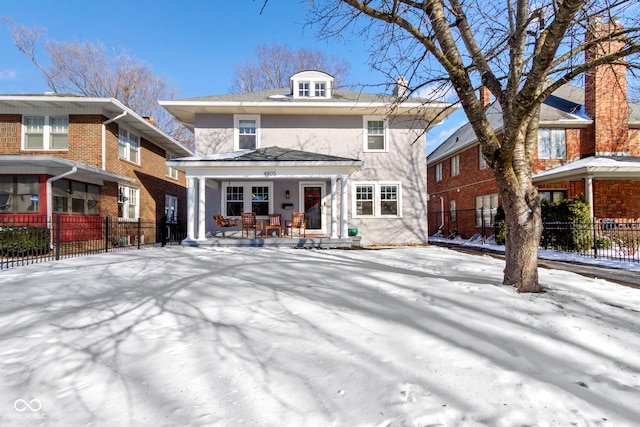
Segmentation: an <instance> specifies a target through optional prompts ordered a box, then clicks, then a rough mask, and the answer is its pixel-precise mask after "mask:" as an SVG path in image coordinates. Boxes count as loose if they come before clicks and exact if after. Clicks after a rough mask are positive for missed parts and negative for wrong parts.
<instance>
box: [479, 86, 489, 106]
mask: <svg viewBox="0 0 640 427" xmlns="http://www.w3.org/2000/svg"><path fill="white" fill-rule="evenodd" d="M478 97H479V98H480V104H482V108H485V109H486V108H487V107H488V106H489V104H490V103H491V91H490V90H489V88H488V87H486V86H481V87H480V89H479V94H478Z"/></svg>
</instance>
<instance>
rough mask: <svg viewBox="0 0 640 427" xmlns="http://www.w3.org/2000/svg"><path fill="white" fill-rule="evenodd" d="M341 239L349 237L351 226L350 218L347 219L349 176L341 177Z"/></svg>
mask: <svg viewBox="0 0 640 427" xmlns="http://www.w3.org/2000/svg"><path fill="white" fill-rule="evenodd" d="M340 187H341V188H340V193H341V194H340V237H342V238H346V237H347V236H348V233H347V228H348V226H349V224H348V222H349V218H347V215H348V214H347V176H346V175H342V176H341V177H340Z"/></svg>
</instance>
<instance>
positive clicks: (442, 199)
mask: <svg viewBox="0 0 640 427" xmlns="http://www.w3.org/2000/svg"><path fill="white" fill-rule="evenodd" d="M440 212H442V224H440V230H444V198H443V197H442V196H440Z"/></svg>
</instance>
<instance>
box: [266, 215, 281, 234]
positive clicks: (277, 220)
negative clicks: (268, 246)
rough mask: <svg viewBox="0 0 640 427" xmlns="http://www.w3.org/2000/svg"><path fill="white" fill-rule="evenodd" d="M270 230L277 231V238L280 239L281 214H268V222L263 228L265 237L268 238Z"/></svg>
mask: <svg viewBox="0 0 640 427" xmlns="http://www.w3.org/2000/svg"><path fill="white" fill-rule="evenodd" d="M272 230H278V237H282V215H281V214H269V222H268V223H267V226H266V227H265V231H266V236H265V238H267V239H268V238H269V234H270V233H271V231H272Z"/></svg>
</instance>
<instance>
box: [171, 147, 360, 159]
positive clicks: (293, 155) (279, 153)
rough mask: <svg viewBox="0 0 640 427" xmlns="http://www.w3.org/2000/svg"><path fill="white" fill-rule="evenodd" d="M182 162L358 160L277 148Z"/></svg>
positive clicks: (208, 156)
mask: <svg viewBox="0 0 640 427" xmlns="http://www.w3.org/2000/svg"><path fill="white" fill-rule="evenodd" d="M180 160H202V161H209V160H215V161H229V162H237V161H247V162H260V161H265V162H273V161H279V162H300V161H307V162H308V161H313V162H345V161H346V162H354V161H356V162H357V161H358V160H357V159H349V158H346V157H338V156H330V155H327V154H320V153H313V152H310V151H302V150H293V149H290V148H281V147H277V146H272V147H264V148H258V149H256V150H247V151H234V152H231V153H220V154H209V155H204V156H195V157H186V158H182V159H180Z"/></svg>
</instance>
